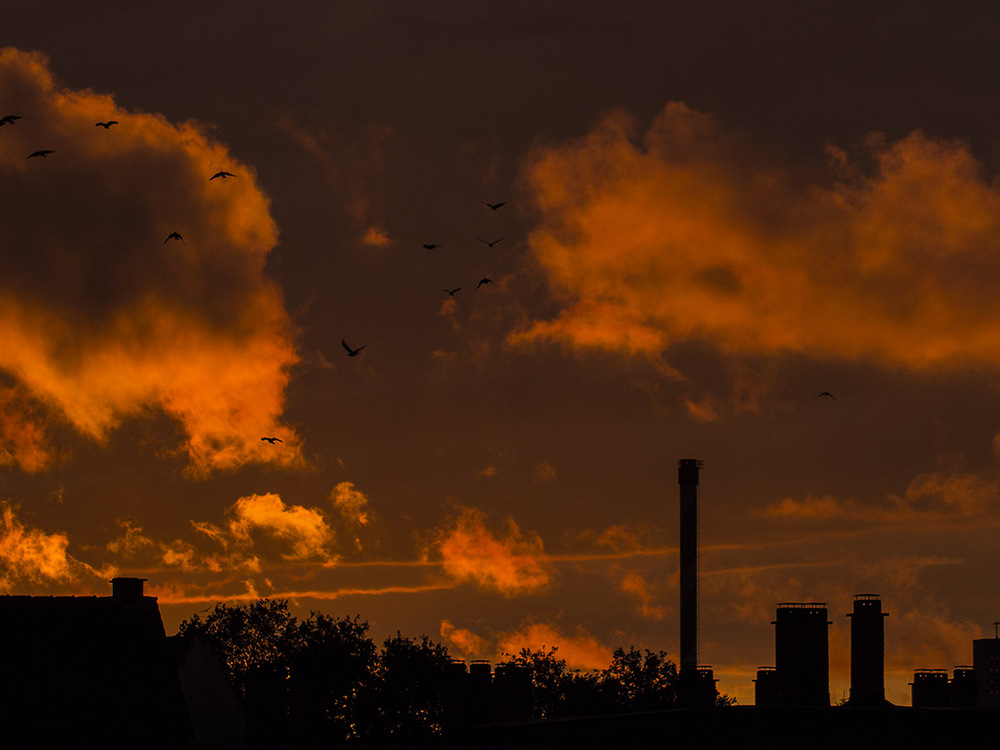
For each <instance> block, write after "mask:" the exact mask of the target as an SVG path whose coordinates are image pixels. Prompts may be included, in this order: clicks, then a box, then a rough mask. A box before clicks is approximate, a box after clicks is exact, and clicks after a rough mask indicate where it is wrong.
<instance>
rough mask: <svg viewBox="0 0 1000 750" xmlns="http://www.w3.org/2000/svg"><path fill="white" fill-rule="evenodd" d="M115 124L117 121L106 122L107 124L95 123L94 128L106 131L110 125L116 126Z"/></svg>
mask: <svg viewBox="0 0 1000 750" xmlns="http://www.w3.org/2000/svg"><path fill="white" fill-rule="evenodd" d="M117 124H118V120H108V121H107V122H95V123H94V126H95V127H98V128H104V129H105V130H107V129H108V128H110V127H111V126H112V125H117Z"/></svg>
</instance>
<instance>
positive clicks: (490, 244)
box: [476, 234, 507, 247]
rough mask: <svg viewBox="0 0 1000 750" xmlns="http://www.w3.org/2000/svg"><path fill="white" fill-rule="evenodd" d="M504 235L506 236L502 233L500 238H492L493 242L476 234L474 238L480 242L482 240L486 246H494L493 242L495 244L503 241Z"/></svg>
mask: <svg viewBox="0 0 1000 750" xmlns="http://www.w3.org/2000/svg"><path fill="white" fill-rule="evenodd" d="M506 237H507V236H506V235H504V236H503V237H501V238H500V239H498V240H493V242H490V241H489V240H484V239H483V238H482V237H480V236H479V235H478V234H477V235H476V239H477V240H479V241H480V242H482V243H483V244H484V245H487V246H489V247H493V246H494V245H495V244H497V243H498V242H503V241H504V240H505V239H506Z"/></svg>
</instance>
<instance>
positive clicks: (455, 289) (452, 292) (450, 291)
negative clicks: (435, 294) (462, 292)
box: [441, 286, 462, 297]
mask: <svg viewBox="0 0 1000 750" xmlns="http://www.w3.org/2000/svg"><path fill="white" fill-rule="evenodd" d="M461 288H462V287H460V286H456V287H455V288H454V289H442V290H441V291H442V292H447V293H448V296H449V297H454V296H455V292H457V291H458V290H459V289H461Z"/></svg>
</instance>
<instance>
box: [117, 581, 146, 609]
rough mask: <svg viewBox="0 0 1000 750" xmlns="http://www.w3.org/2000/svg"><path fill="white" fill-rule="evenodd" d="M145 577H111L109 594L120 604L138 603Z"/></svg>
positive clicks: (140, 599)
mask: <svg viewBox="0 0 1000 750" xmlns="http://www.w3.org/2000/svg"><path fill="white" fill-rule="evenodd" d="M145 582H146V579H145V578H123V577H122V576H118V577H117V578H112V579H111V596H112V597H114V599H115V601H117V602H119V603H120V604H138V603H139V602H141V601H142V598H143V593H142V584H143V583H145Z"/></svg>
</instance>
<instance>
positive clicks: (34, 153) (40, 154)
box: [28, 149, 55, 159]
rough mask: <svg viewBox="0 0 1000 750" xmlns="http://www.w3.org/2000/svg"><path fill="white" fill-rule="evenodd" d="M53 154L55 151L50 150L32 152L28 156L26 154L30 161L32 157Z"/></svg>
mask: <svg viewBox="0 0 1000 750" xmlns="http://www.w3.org/2000/svg"><path fill="white" fill-rule="evenodd" d="M54 153H55V151H53V150H52V149H42V150H41V151H32V152H31V153H30V154H28V158H29V159H30V158H32V157H34V156H48V155H49V154H54Z"/></svg>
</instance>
